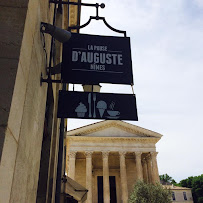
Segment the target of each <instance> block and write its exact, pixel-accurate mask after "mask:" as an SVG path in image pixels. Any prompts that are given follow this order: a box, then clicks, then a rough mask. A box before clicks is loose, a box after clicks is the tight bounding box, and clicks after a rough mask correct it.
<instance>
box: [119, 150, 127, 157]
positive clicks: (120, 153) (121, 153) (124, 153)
mask: <svg viewBox="0 0 203 203" xmlns="http://www.w3.org/2000/svg"><path fill="white" fill-rule="evenodd" d="M118 153H119V156H124V157H125V155H126V153H127V152H125V151H123V152H122V151H120V152H118Z"/></svg>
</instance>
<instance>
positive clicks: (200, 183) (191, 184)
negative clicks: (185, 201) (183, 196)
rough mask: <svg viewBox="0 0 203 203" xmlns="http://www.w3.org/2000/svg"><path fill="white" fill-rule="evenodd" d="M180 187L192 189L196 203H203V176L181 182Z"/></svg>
mask: <svg viewBox="0 0 203 203" xmlns="http://www.w3.org/2000/svg"><path fill="white" fill-rule="evenodd" d="M179 185H180V186H182V187H188V188H192V196H193V199H194V203H203V174H202V175H200V176H194V177H193V176H191V177H188V178H186V179H184V180H181V181H180V183H179Z"/></svg>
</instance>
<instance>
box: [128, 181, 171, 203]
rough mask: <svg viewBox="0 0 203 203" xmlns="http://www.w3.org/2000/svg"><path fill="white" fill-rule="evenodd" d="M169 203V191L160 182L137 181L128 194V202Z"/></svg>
mask: <svg viewBox="0 0 203 203" xmlns="http://www.w3.org/2000/svg"><path fill="white" fill-rule="evenodd" d="M149 202H150V203H171V202H172V201H171V191H170V190H168V189H166V188H164V187H163V186H162V185H161V184H158V183H157V184H155V185H154V184H149V183H144V182H142V181H138V182H137V183H136V184H135V185H134V188H133V191H132V193H131V194H130V198H129V203H149Z"/></svg>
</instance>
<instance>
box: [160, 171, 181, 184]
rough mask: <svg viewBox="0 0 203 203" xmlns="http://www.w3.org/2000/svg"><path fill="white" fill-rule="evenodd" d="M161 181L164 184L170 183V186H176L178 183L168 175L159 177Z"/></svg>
mask: <svg viewBox="0 0 203 203" xmlns="http://www.w3.org/2000/svg"><path fill="white" fill-rule="evenodd" d="M159 178H160V180H162V181H163V182H164V183H170V184H174V185H176V184H177V183H176V181H175V180H174V179H173V178H172V177H171V176H169V175H168V174H167V173H166V174H163V175H160V176H159Z"/></svg>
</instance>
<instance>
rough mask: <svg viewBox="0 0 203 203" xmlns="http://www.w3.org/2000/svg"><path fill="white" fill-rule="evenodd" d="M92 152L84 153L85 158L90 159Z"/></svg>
mask: <svg viewBox="0 0 203 203" xmlns="http://www.w3.org/2000/svg"><path fill="white" fill-rule="evenodd" d="M92 154H93V151H85V156H86V158H92Z"/></svg>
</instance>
